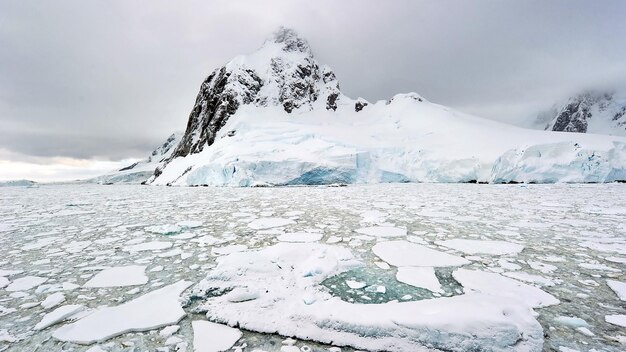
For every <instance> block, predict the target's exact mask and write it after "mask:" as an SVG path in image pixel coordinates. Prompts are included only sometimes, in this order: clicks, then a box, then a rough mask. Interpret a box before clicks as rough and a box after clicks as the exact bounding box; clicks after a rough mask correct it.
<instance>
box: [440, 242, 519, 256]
mask: <svg viewBox="0 0 626 352" xmlns="http://www.w3.org/2000/svg"><path fill="white" fill-rule="evenodd" d="M435 243H436V244H438V245H440V246H444V247H448V248H452V249H455V250H457V251H460V252H463V253H466V254H493V255H504V254H514V253H519V252H521V251H522V250H523V249H524V246H522V245H521V244H517V243H511V242H507V241H489V240H466V239H460V238H458V239H453V240H446V241H436V242H435Z"/></svg>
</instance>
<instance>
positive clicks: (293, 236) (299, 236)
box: [277, 232, 324, 242]
mask: <svg viewBox="0 0 626 352" xmlns="http://www.w3.org/2000/svg"><path fill="white" fill-rule="evenodd" d="M322 237H324V235H323V234H321V233H311V232H291V233H285V234H282V235H280V236H278V237H277V239H278V240H279V241H281V242H317V241H319V240H321V239H322Z"/></svg>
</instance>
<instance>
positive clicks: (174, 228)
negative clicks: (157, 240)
mask: <svg viewBox="0 0 626 352" xmlns="http://www.w3.org/2000/svg"><path fill="white" fill-rule="evenodd" d="M145 230H146V231H147V232H151V233H157V234H160V235H166V236H167V235H174V234H176V233H179V232H180V230H181V226H179V225H157V226H148V227H146V228H145Z"/></svg>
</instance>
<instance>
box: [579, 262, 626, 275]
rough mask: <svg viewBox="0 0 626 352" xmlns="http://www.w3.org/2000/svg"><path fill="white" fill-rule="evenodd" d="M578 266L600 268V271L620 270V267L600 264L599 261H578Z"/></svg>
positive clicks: (592, 268) (618, 271)
mask: <svg viewBox="0 0 626 352" xmlns="http://www.w3.org/2000/svg"><path fill="white" fill-rule="evenodd" d="M578 266H579V267H581V268H585V269H591V270H600V271H610V272H613V273H620V272H622V271H621V270H620V269H616V268H613V267H611V266H608V265H604V264H600V263H579V264H578Z"/></svg>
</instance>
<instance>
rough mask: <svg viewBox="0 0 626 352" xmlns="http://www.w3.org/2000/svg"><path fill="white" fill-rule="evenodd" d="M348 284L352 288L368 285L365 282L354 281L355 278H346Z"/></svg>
mask: <svg viewBox="0 0 626 352" xmlns="http://www.w3.org/2000/svg"><path fill="white" fill-rule="evenodd" d="M346 285H348V287H350V288H351V289H356V290H358V289H361V288H363V287H365V286H367V284H366V283H365V282H360V281H354V280H346Z"/></svg>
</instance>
